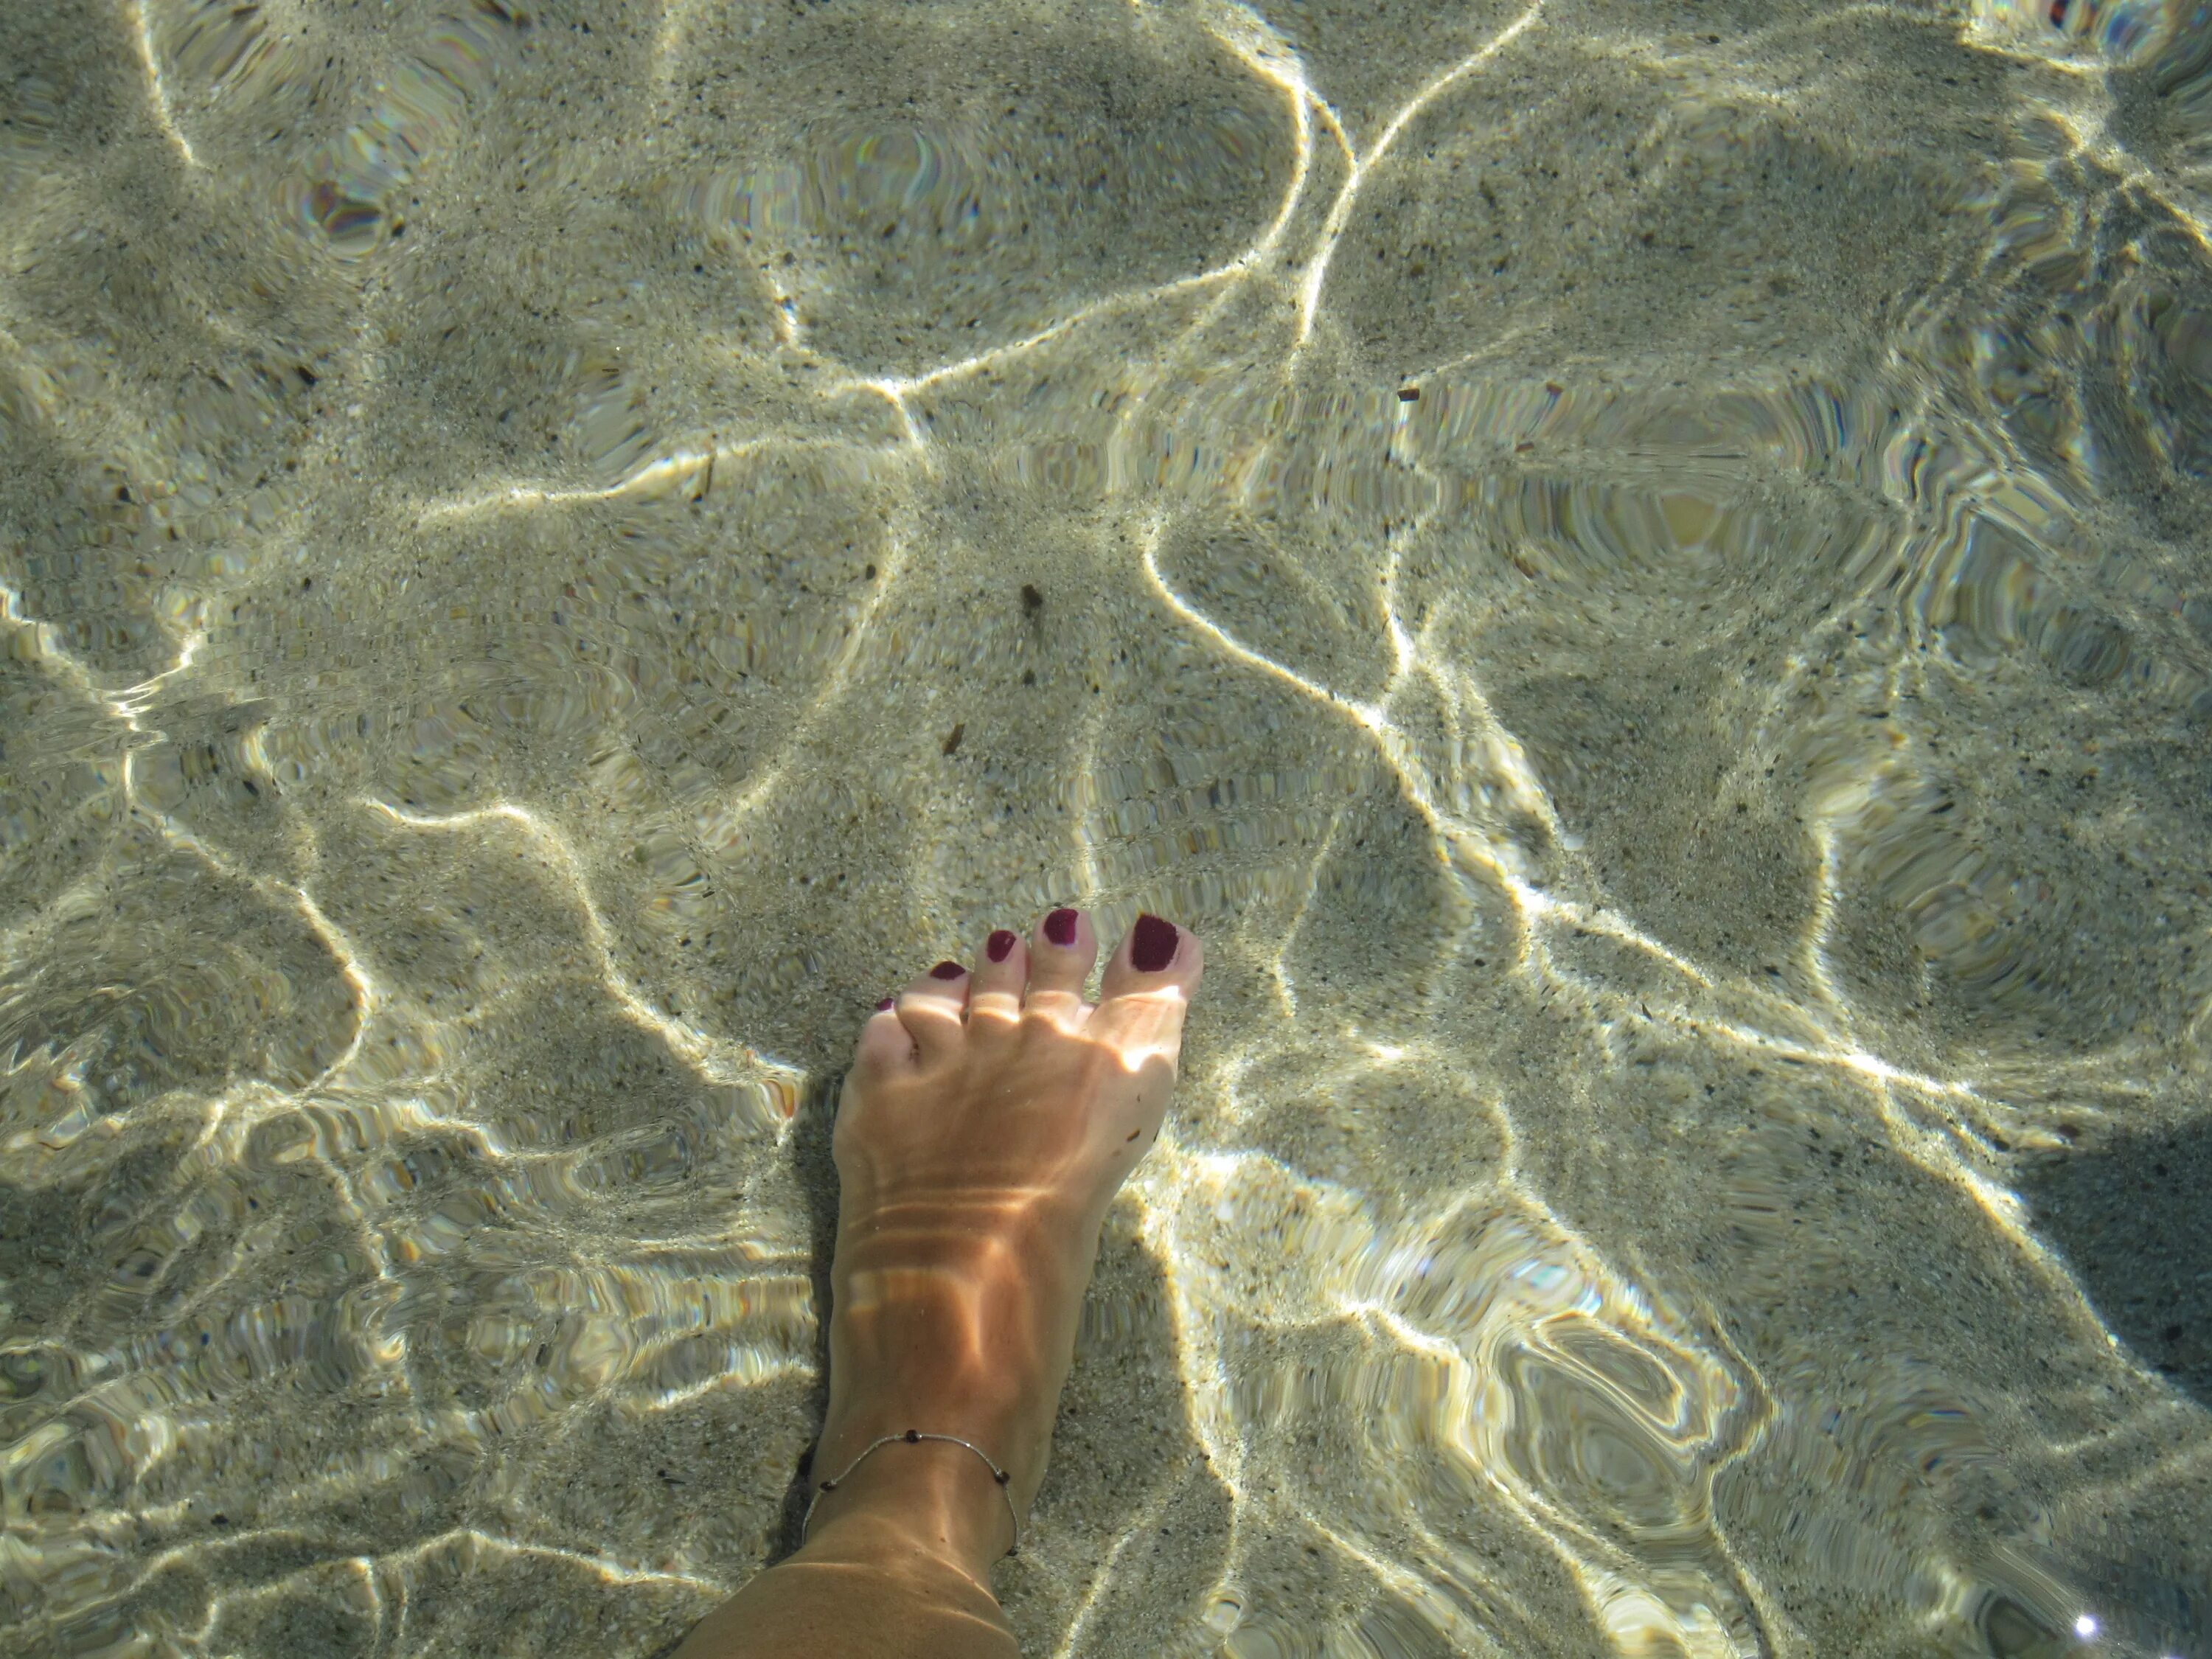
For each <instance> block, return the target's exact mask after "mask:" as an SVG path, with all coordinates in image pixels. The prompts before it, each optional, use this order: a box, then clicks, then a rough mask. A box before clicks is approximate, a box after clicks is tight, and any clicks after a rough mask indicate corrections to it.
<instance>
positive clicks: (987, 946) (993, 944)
mask: <svg viewBox="0 0 2212 1659" xmlns="http://www.w3.org/2000/svg"><path fill="white" fill-rule="evenodd" d="M1013 952H1014V936H1013V935H1012V933H1008V932H1007V931H1006V929H1005V928H1003V927H1000V928H995V929H994V930H993V931H992V933H991V937H990V938H988V939H985V940H984V941H983V954H984V955H985V956H987V957H990V958H991V960H992V961H994V962H1004V961H1005V960H1006V958H1007V957H1010V956H1012V954H1013Z"/></svg>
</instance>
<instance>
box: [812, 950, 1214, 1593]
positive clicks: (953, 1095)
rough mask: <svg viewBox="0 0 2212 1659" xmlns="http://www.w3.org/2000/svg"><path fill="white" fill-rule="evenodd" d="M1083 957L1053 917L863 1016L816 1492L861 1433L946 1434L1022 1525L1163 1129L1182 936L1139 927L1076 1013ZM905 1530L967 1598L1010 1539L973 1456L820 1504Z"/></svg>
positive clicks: (842, 1152)
mask: <svg viewBox="0 0 2212 1659" xmlns="http://www.w3.org/2000/svg"><path fill="white" fill-rule="evenodd" d="M1097 952H1098V941H1097V936H1096V934H1094V933H1093V932H1092V931H1091V921H1090V919H1089V918H1088V917H1087V916H1085V915H1082V914H1080V913H1079V912H1077V911H1074V910H1055V911H1054V912H1053V913H1052V914H1051V915H1048V916H1047V917H1046V918H1045V919H1044V921H1042V923H1041V924H1040V925H1039V927H1038V928H1037V930H1036V933H1035V935H1034V936H1033V937H1032V938H1031V939H1030V941H1029V942H1028V943H1027V944H1026V945H1024V943H1023V942H1022V940H1020V939H1018V938H1016V937H1015V936H1014V935H1013V934H1012V933H1004V932H1000V933H994V934H992V935H991V939H990V943H989V945H988V946H987V948H986V951H985V953H984V954H985V960H984V961H982V962H981V963H977V964H976V967H975V971H974V972H973V973H972V974H970V973H969V971H968V970H967V969H963V968H962V967H961V966H960V965H959V964H958V963H939V964H938V965H937V967H935V968H934V969H931V971H930V974H929V975H927V977H924V978H922V979H920V980H917V981H915V983H914V984H912V985H911V986H909V987H907V989H906V990H905V992H903V993H902V994H901V995H900V996H898V997H897V998H896V1000H893V1001H891V1002H890V1003H888V1004H887V1005H886V1006H884V1008H883V1009H881V1010H879V1011H878V1013H877V1014H876V1016H875V1018H872V1019H871V1020H870V1021H869V1022H868V1024H867V1027H866V1030H864V1031H863V1032H862V1033H861V1036H860V1052H859V1054H858V1055H857V1056H856V1057H855V1060H854V1066H853V1070H852V1073H851V1075H850V1076H849V1077H848V1079H847V1080H846V1084H845V1092H844V1097H843V1098H842V1100H841V1101H840V1103H839V1104H838V1109H837V1126H836V1138H835V1142H834V1146H835V1151H836V1162H837V1173H838V1177H839V1181H840V1187H841V1189H840V1196H839V1201H838V1224H837V1254H836V1261H835V1262H834V1263H833V1265H832V1267H831V1269H830V1283H831V1294H832V1297H833V1302H832V1306H831V1310H830V1322H829V1417H828V1420H827V1421H826V1423H825V1424H824V1425H823V1431H822V1440H821V1443H820V1444H819V1446H818V1447H817V1449H816V1451H815V1455H814V1463H813V1474H814V1478H815V1480H817V1482H818V1481H820V1480H825V1479H829V1480H836V1477H837V1476H838V1474H839V1473H840V1472H841V1471H842V1470H843V1469H845V1468H846V1466H847V1465H848V1463H849V1462H851V1461H852V1460H853V1459H854V1458H855V1457H857V1456H859V1455H860V1453H861V1451H862V1450H863V1449H865V1448H866V1446H867V1444H868V1443H869V1442H871V1441H872V1440H874V1439H876V1438H877V1437H878V1436H881V1435H890V1434H902V1433H903V1432H905V1431H907V1430H908V1429H919V1430H921V1431H924V1432H927V1433H933V1434H945V1435H957V1436H958V1437H961V1438H962V1439H964V1440H968V1441H971V1442H973V1443H975V1445H976V1446H978V1447H981V1448H982V1449H984V1450H985V1451H986V1452H987V1453H988V1454H989V1455H990V1457H991V1458H992V1459H994V1461H995V1462H997V1463H998V1465H999V1466H1000V1468H1003V1469H1004V1470H1006V1472H1007V1474H1008V1475H1009V1477H1010V1479H1009V1480H1008V1483H1007V1487H1006V1496H1011V1497H1012V1500H1013V1504H1014V1507H1015V1509H1016V1510H1018V1511H1020V1512H1022V1513H1024V1514H1025V1513H1027V1511H1028V1508H1029V1504H1030V1499H1031V1498H1034V1497H1035V1496H1036V1490H1037V1486H1038V1484H1039V1483H1040V1482H1041V1481H1042V1480H1043V1478H1044V1470H1045V1462H1046V1459H1047V1457H1048V1454H1049V1451H1050V1446H1051V1440H1052V1425H1053V1419H1054V1416H1055V1414H1056V1413H1057V1412H1058V1409H1059V1402H1060V1387H1061V1385H1062V1384H1063V1383H1065V1382H1066V1380H1067V1370H1068V1366H1069V1364H1070V1363H1071V1361H1072V1360H1073V1357H1074V1351H1075V1332H1076V1322H1077V1319H1078V1316H1079V1313H1080V1311H1081V1308H1082V1304H1083V1293H1084V1291H1085V1287H1086V1286H1087V1285H1089V1284H1090V1282H1091V1265H1092V1261H1093V1259H1094V1258H1095V1257H1096V1256H1097V1250H1098V1229H1099V1225H1100V1223H1101V1222H1102V1221H1103V1219H1104V1218H1105V1214H1106V1209H1107V1206H1108V1204H1109V1202H1110V1200H1112V1198H1113V1196H1114V1194H1115V1190H1116V1189H1117V1188H1120V1186H1121V1182H1123V1181H1124V1180H1126V1179H1127V1176H1128V1174H1129V1171H1130V1170H1132V1169H1133V1168H1134V1167H1135V1166H1136V1163H1137V1160H1138V1159H1139V1158H1142V1157H1143V1156H1144V1153H1145V1149H1146V1147H1147V1146H1150V1145H1151V1144H1152V1140H1153V1139H1154V1138H1155V1137H1156V1136H1157V1135H1158V1133H1159V1127H1160V1119H1161V1115H1162V1114H1163V1113H1164V1112H1165V1110H1166V1109H1167V1103H1168V1096H1169V1094H1170V1091H1172V1090H1173V1088H1174V1086H1175V1077H1176V1055H1177V1054H1178V1053H1179V1052H1180V1050H1181V1048H1182V1021H1183V1010H1184V1007H1185V1006H1186V1004H1187V1003H1188V1000H1189V998H1190V995H1191V994H1192V993H1193V992H1194V990H1195V989H1196V988H1197V986H1198V980H1199V974H1200V969H1201V967H1202V965H1203V960H1204V956H1203V952H1202V951H1200V947H1199V942H1198V939H1197V938H1196V936H1195V935H1194V934H1192V933H1188V932H1184V931H1182V930H1179V929H1177V928H1176V927H1172V926H1171V925H1170V924H1169V923H1167V922H1164V921H1161V920H1159V918H1158V917H1156V916H1146V917H1143V918H1140V919H1139V921H1138V923H1137V925H1136V926H1135V927H1133V928H1132V929H1131V930H1130V933H1129V937H1128V938H1127V939H1124V940H1123V941H1122V942H1121V948H1120V949H1119V950H1117V951H1115V953H1114V957H1113V959H1112V960H1111V961H1110V962H1109V963H1107V966H1106V972H1105V976H1104V983H1103V994H1102V995H1101V997H1100V1000H1098V1002H1097V1004H1095V1005H1093V1004H1091V1003H1086V1002H1085V1000H1083V987H1084V985H1085V981H1087V980H1088V979H1089V977H1090V974H1091V963H1092V962H1093V961H1094V960H1095V959H1096V957H1097ZM862 1510H866V1511H870V1512H872V1514H874V1515H877V1516H881V1515H885V1514H890V1515H896V1516H901V1517H902V1522H901V1524H902V1525H904V1526H908V1527H910V1528H911V1529H912V1530H911V1533H910V1536H911V1538H912V1541H914V1542H915V1544H916V1545H918V1546H919V1547H922V1548H924V1549H927V1550H928V1551H929V1552H931V1553H935V1554H938V1555H940V1556H942V1557H943V1558H944V1559H947V1560H949V1561H951V1562H952V1563H954V1564H956V1565H958V1566H959V1567H960V1568H961V1569H962V1570H963V1571H965V1572H967V1573H968V1574H969V1575H970V1576H971V1577H975V1579H977V1580H978V1581H981V1580H983V1579H985V1578H986V1577H987V1574H988V1571H989V1567H990V1563H991V1562H992V1561H993V1560H994V1559H997V1558H998V1557H999V1556H1000V1555H1001V1554H1003V1553H1005V1551H1006V1548H1007V1547H1008V1545H1009V1543H1010V1542H1011V1541H1012V1524H1011V1518H1010V1516H1009V1515H1008V1513H1007V1508H1006V1497H1005V1496H1002V1495H1001V1493H1000V1489H999V1487H998V1486H997V1485H996V1484H995V1483H994V1481H993V1480H992V1476H991V1472H990V1470H989V1469H988V1468H986V1467H985V1465H984V1463H983V1462H982V1460H981V1459H980V1458H978V1457H976V1456H975V1455H974V1454H973V1453H971V1452H969V1451H966V1450H963V1449H961V1448H960V1447H957V1446H952V1445H946V1444H942V1443H930V1442H924V1443H921V1444H917V1445H906V1444H900V1445H894V1446H886V1447H884V1448H883V1449H880V1450H878V1451H877V1452H876V1453H875V1454H874V1455H872V1456H869V1457H867V1458H866V1459H865V1460H863V1462H861V1463H860V1467H859V1468H856V1469H854V1471H853V1472H852V1473H851V1474H849V1475H848V1476H847V1477H846V1478H844V1479H842V1480H837V1484H836V1490H835V1491H834V1492H828V1493H825V1494H823V1497H822V1498H820V1500H819V1504H818V1507H817V1512H816V1515H815V1517H814V1522H813V1526H812V1530H813V1532H814V1533H815V1534H817V1535H819V1534H821V1533H822V1531H823V1528H825V1526H827V1527H832V1528H834V1527H835V1526H836V1523H837V1521H838V1517H839V1516H840V1515H841V1514H848V1515H852V1516H854V1518H856V1519H857V1518H858V1516H859V1514H860V1511H862Z"/></svg>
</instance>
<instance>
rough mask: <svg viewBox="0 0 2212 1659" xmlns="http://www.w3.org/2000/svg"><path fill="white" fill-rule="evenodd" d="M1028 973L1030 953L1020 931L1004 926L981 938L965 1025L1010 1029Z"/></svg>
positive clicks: (979, 1028) (1016, 1019)
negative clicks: (1016, 931) (1007, 928)
mask: <svg viewBox="0 0 2212 1659" xmlns="http://www.w3.org/2000/svg"><path fill="white" fill-rule="evenodd" d="M1029 973H1030V953H1029V951H1027V950H1026V949H1025V948H1024V945H1023V944H1022V940H1021V935H1020V934H1018V933H1010V932H1008V931H1007V930H1006V928H1004V927H1001V928H999V929H998V930H996V931H995V932H994V933H992V935H991V937H990V938H989V939H986V940H985V941H984V942H983V959H982V961H981V962H979V963H976V964H975V983H974V984H973V985H971V986H970V987H969V991H968V1029H969V1030H970V1031H982V1030H1012V1029H1013V1027H1014V1026H1015V1025H1016V1024H1019V1023H1020V1020H1021V1017H1022V987H1023V985H1024V983H1025V982H1026V981H1028V979H1029Z"/></svg>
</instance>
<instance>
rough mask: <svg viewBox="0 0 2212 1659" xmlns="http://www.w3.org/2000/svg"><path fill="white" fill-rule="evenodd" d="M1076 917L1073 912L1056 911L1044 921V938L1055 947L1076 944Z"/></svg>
mask: <svg viewBox="0 0 2212 1659" xmlns="http://www.w3.org/2000/svg"><path fill="white" fill-rule="evenodd" d="M1076 920H1077V918H1076V915H1075V912H1074V911H1073V910H1054V911H1053V912H1052V913H1051V914H1050V915H1048V916H1046V917H1045V919H1044V936H1045V937H1046V938H1047V939H1050V940H1051V941H1052V942H1053V943H1054V945H1073V944H1074V943H1075V923H1076Z"/></svg>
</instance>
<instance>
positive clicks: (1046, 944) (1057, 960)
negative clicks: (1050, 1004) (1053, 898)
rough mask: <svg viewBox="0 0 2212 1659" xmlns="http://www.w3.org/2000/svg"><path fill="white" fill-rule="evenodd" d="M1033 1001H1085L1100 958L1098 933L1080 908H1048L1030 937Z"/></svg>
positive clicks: (1031, 994) (1031, 996) (1030, 989)
mask: <svg viewBox="0 0 2212 1659" xmlns="http://www.w3.org/2000/svg"><path fill="white" fill-rule="evenodd" d="M1029 956H1030V977H1029V1001H1030V1005H1031V1006H1036V1003H1037V1000H1038V999H1039V998H1040V997H1044V998H1048V999H1049V998H1054V997H1058V998H1061V999H1066V998H1070V997H1072V998H1073V999H1074V1000H1076V1001H1078V1002H1080V1001H1081V1000H1083V987H1085V985H1087V984H1089V983H1090V981H1091V963H1094V962H1096V961H1097V960H1098V933H1097V929H1096V928H1094V927H1091V918H1090V917H1089V916H1086V915H1084V914H1083V912H1082V911H1080V910H1071V909H1066V908H1062V909H1058V910H1051V911H1048V912H1047V913H1046V915H1045V918H1044V920H1043V921H1040V922H1039V923H1037V930H1036V933H1035V935H1034V936H1032V937H1031V939H1030V951H1029Z"/></svg>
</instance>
